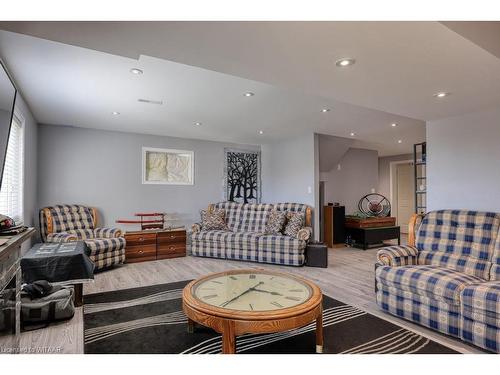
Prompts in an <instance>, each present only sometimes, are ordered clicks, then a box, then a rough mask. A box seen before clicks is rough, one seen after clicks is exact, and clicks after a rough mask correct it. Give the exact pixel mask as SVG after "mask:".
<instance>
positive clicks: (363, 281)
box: [21, 248, 479, 353]
mask: <svg viewBox="0 0 500 375" xmlns="http://www.w3.org/2000/svg"><path fill="white" fill-rule="evenodd" d="M376 252H377V250H376V249H373V250H366V251H363V250H359V249H354V248H337V249H330V250H329V267H328V268H311V267H286V266H276V265H267V264H259V263H249V262H238V261H228V260H221V259H209V258H198V257H192V256H188V257H184V258H175V259H166V260H159V261H152V262H143V263H134V264H125V265H123V266H119V267H115V268H113V269H111V270H108V271H105V272H101V273H98V274H96V275H95V282H94V283H92V284H87V285H85V286H84V294H91V293H97V292H106V291H112V290H119V289H126V288H134V287H140V286H147V285H154V284H161V283H168V282H175V281H181V280H188V279H194V278H196V277H198V276H202V275H204V274H207V273H210V272H219V271H224V270H229V269H235V268H264V269H275V270H280V271H284V272H290V273H293V274H296V275H299V276H303V277H305V278H308V279H310V280H312V281H314V282H316V283H317V284H318V285H319V286H320V288H321V289H322V291H323V293H324V294H326V295H328V296H330V297H332V298H335V299H337V300H339V301H342V302H344V303H348V304H350V305H353V306H356V307H359V308H361V309H363V310H365V311H368V312H370V313H371V314H374V315H377V316H379V317H382V318H384V319H386V320H388V321H391V322H393V323H395V324H398V325H400V326H402V327H405V328H407V329H409V330H412V331H415V332H417V333H420V334H421V335H423V336H426V337H428V338H430V339H433V340H435V341H437V342H440V343H443V344H445V345H448V346H450V347H452V348H454V349H455V350H458V351H460V352H463V353H476V352H479V351H478V350H477V349H476V348H474V347H471V346H469V345H466V344H464V343H462V342H461V341H459V340H455V339H452V338H449V337H447V336H444V335H441V334H439V333H436V332H433V331H431V330H428V329H426V328H423V327H420V326H418V325H415V324H412V323H410V322H407V321H404V320H402V319H399V318H396V317H392V316H390V315H388V314H385V313H384V312H382V311H381V310H380V309H379V308H378V307H377V305H376V303H375V292H374V263H375V259H376ZM21 347H24V348H43V349H44V350H47V351H51V352H55V353H83V311H82V308H81V307H80V308H78V309H77V312H76V314H75V317H74V318H73V319H71V320H70V321H67V322H62V323H58V324H52V325H50V326H49V327H47V328H45V329H41V330H37V331H32V332H26V333H23V334H22V336H21Z"/></svg>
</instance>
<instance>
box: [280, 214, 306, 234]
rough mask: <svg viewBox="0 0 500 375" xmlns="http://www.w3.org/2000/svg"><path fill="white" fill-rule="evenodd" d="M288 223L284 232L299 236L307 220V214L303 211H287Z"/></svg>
mask: <svg viewBox="0 0 500 375" xmlns="http://www.w3.org/2000/svg"><path fill="white" fill-rule="evenodd" d="M286 216H287V223H286V227H285V232H284V234H285V235H286V236H290V237H297V234H298V233H299V230H301V229H302V228H303V227H304V225H305V221H306V215H304V213H303V212H287V215H286Z"/></svg>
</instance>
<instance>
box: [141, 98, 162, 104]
mask: <svg viewBox="0 0 500 375" xmlns="http://www.w3.org/2000/svg"><path fill="white" fill-rule="evenodd" d="M137 101H138V102H141V103H148V104H156V105H162V104H163V101H161V100H149V99H137Z"/></svg>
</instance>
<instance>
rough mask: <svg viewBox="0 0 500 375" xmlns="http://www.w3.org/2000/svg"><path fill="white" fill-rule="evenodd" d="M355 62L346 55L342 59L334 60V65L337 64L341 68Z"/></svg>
mask: <svg viewBox="0 0 500 375" xmlns="http://www.w3.org/2000/svg"><path fill="white" fill-rule="evenodd" d="M355 63H356V60H354V59H351V58H348V57H344V58H343V59H340V60H337V61H335V65H337V66H339V67H341V68H345V67H346V66H351V65H354V64H355Z"/></svg>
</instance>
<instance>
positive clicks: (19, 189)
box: [0, 115, 24, 224]
mask: <svg viewBox="0 0 500 375" xmlns="http://www.w3.org/2000/svg"><path fill="white" fill-rule="evenodd" d="M23 130H24V129H23V124H22V121H21V120H20V119H19V118H18V117H17V116H15V115H14V116H13V120H12V126H11V128H10V135H9V144H8V146H7V155H6V157H5V166H4V169H3V178H2V187H1V189H0V214H3V215H7V216H10V217H11V218H12V219H14V221H15V222H16V224H21V223H22V222H23V219H24V218H23V176H24V171H23V168H24V157H23V156H24V150H23V148H24V131H23Z"/></svg>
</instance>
